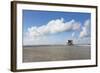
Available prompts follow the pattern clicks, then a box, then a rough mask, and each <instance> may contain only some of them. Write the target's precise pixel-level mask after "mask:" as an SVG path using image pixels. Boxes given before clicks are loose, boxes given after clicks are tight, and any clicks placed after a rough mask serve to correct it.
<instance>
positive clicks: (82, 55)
mask: <svg viewBox="0 0 100 73" xmlns="http://www.w3.org/2000/svg"><path fill="white" fill-rule="evenodd" d="M90 52H91V48H90V46H78V45H74V46H67V45H39V46H23V62H42V61H62V60H83V59H90V58H91V55H90V54H91V53H90Z"/></svg>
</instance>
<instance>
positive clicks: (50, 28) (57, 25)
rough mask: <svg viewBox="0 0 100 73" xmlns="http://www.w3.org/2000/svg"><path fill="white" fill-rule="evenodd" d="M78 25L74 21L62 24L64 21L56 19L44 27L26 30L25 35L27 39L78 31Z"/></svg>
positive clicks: (33, 27)
mask: <svg viewBox="0 0 100 73" xmlns="http://www.w3.org/2000/svg"><path fill="white" fill-rule="evenodd" d="M79 29H80V23H79V22H76V21H75V20H71V21H69V22H64V19H63V18H61V19H56V20H51V21H49V22H48V23H47V24H46V25H42V26H39V27H37V26H32V27H29V28H28V30H27V33H26V34H27V35H28V36H29V37H40V36H43V35H47V34H55V33H59V32H64V31H69V30H79Z"/></svg>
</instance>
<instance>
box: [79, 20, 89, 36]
mask: <svg viewBox="0 0 100 73" xmlns="http://www.w3.org/2000/svg"><path fill="white" fill-rule="evenodd" d="M88 36H90V20H86V21H85V23H84V26H83V27H82V31H81V32H80V38H83V37H88Z"/></svg>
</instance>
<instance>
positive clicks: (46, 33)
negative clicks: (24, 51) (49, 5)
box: [23, 10, 91, 45]
mask: <svg viewBox="0 0 100 73" xmlns="http://www.w3.org/2000/svg"><path fill="white" fill-rule="evenodd" d="M89 21H91V14H90V13H79V12H56V11H36V10H23V43H24V44H25V45H40V44H64V43H65V42H66V41H67V40H68V39H72V40H74V39H75V40H79V41H77V43H80V42H81V43H86V44H89V43H90V35H89V36H88V34H90V32H91V31H90V29H87V26H88V25H90V23H89ZM59 23H61V27H62V28H61V27H60V24H59ZM85 24H86V25H85ZM55 25H56V26H55ZM58 25H59V26H58ZM70 25H71V26H70ZM63 26H66V28H64V27H63ZM67 26H70V28H67ZM73 26H75V27H76V28H77V26H79V27H78V28H77V29H76V28H75V29H74V27H73ZM56 27H57V28H56ZM89 27H90V26H89ZM42 28H43V31H42ZM46 28H49V29H46ZM63 28H64V29H65V30H63ZM44 29H46V30H44ZM60 29H61V30H60ZM87 30H88V31H87ZM37 32H38V33H37ZM87 32H88V33H87ZM80 34H82V36H84V35H85V36H84V37H82V38H79V36H80ZM86 40H87V41H89V42H88V43H87V42H86Z"/></svg>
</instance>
